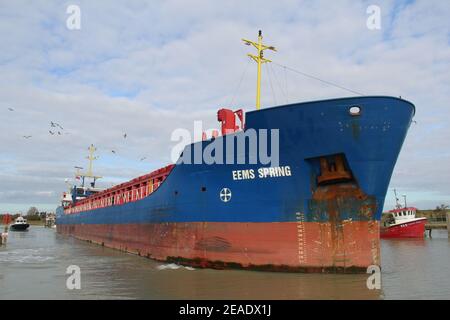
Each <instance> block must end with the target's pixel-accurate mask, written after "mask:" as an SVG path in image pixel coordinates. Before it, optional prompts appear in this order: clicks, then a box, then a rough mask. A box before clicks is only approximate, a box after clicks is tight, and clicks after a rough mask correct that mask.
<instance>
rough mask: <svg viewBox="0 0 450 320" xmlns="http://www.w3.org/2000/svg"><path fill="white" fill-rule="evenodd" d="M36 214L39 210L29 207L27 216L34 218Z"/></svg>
mask: <svg viewBox="0 0 450 320" xmlns="http://www.w3.org/2000/svg"><path fill="white" fill-rule="evenodd" d="M37 214H39V210H38V208H36V207H30V209H28V211H27V216H35V215H37Z"/></svg>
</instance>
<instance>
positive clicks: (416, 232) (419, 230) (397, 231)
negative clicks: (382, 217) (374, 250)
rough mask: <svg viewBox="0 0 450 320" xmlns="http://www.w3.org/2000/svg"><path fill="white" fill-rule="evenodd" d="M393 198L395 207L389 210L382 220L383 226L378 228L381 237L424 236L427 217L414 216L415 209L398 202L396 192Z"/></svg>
mask: <svg viewBox="0 0 450 320" xmlns="http://www.w3.org/2000/svg"><path fill="white" fill-rule="evenodd" d="M394 192H395V199H396V201H397V205H396V208H395V209H394V210H391V211H389V217H388V219H387V221H385V222H384V226H381V228H380V237H381V238H385V239H386V238H423V237H424V236H425V224H426V222H427V218H416V212H417V209H416V208H414V207H407V206H406V196H404V197H405V206H404V207H403V208H402V206H401V205H400V204H399V203H398V198H397V192H396V191H395V190H394Z"/></svg>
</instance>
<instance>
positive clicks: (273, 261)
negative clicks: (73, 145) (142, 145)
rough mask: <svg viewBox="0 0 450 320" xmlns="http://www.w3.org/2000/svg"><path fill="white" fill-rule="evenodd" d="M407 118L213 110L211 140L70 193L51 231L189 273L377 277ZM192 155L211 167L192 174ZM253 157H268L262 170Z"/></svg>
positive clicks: (403, 113) (309, 107) (288, 109)
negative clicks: (108, 183) (370, 273)
mask: <svg viewBox="0 0 450 320" xmlns="http://www.w3.org/2000/svg"><path fill="white" fill-rule="evenodd" d="M247 41H248V40H247ZM252 44H254V43H252ZM255 44H257V45H259V44H261V35H260V38H259V43H255ZM266 48H272V47H266ZM262 49H264V46H263V45H262V44H261V46H259V50H262ZM259 53H261V52H259ZM258 57H260V58H261V59H263V58H262V55H258V56H256V58H254V59H255V61H257V60H258ZM257 62H258V61H257ZM262 62H264V61H263V60H259V64H260V63H262ZM257 105H258V104H257ZM414 113H415V107H414V105H413V104H411V103H410V102H408V101H405V100H402V99H398V98H393V97H384V96H370V97H354V98H341V99H332V100H323V101H314V102H306V103H296V104H290V105H285V106H278V107H272V108H266V109H263V110H257V111H251V112H247V113H246V114H245V117H244V113H243V112H242V111H241V110H238V111H236V112H233V111H231V110H227V109H221V110H219V113H218V120H219V121H220V122H221V126H222V127H221V135H219V134H218V133H217V132H216V133H215V134H213V136H212V137H210V138H209V139H207V138H206V139H204V140H203V141H199V142H196V143H193V144H189V145H187V146H186V147H185V148H184V151H183V153H182V154H181V156H180V159H179V161H178V162H177V163H176V164H174V165H169V166H167V167H165V168H162V169H159V170H157V171H154V172H152V173H150V174H148V175H145V176H142V177H138V178H136V179H133V180H131V181H129V182H127V183H124V184H121V185H117V186H115V187H113V188H110V189H106V190H102V191H100V190H97V189H95V188H88V187H76V186H75V187H73V189H72V191H71V193H67V194H65V195H64V197H63V206H61V207H59V208H58V209H57V222H56V224H57V230H58V232H59V233H62V234H66V235H71V236H74V237H76V238H79V239H83V240H88V241H92V242H95V243H98V244H101V245H104V246H107V247H112V248H116V249H120V250H124V251H128V252H132V253H136V254H139V255H141V256H146V257H149V258H152V259H156V260H159V261H168V262H175V263H179V264H183V265H191V266H194V267H211V268H221V269H222V268H239V269H251V270H269V271H292V272H366V270H367V267H368V266H371V265H380V242H379V241H380V240H379V238H380V231H379V230H380V218H381V213H382V209H383V205H384V200H385V196H386V192H387V188H388V185H389V181H390V178H391V175H392V172H393V170H394V166H395V163H396V161H397V157H398V155H399V152H400V150H401V147H402V144H403V142H404V139H405V137H406V134H407V131H408V128H409V126H410V124H411V121H412V118H413V116H414ZM238 123H239V124H238ZM253 132H257V133H261V132H263V133H264V132H276V135H271V134H270V133H269V134H268V135H267V137H266V138H267V141H268V144H269V148H268V149H267V148H266V147H265V146H264V145H263V144H261V143H257V144H256V147H253V146H252V144H251V143H250V142H249V141H250V140H251V139H252V137H253ZM274 140H276V141H275V142H277V143H275V144H274V143H273V142H274ZM230 141H231V142H232V143H228V142H230ZM239 141H241V142H242V141H246V142H245V143H244V147H243V148H242V149H241V150H239V148H235V146H236V145H237V144H239ZM263 149H264V150H263ZM211 150H213V151H211ZM217 150H221V152H218V151H217ZM196 151H197V153H198V151H200V153H201V154H205V153H206V154H210V155H213V156H214V160H215V161H214V162H213V163H211V162H208V161H205V160H204V159H202V161H201V162H200V163H198V161H195V160H196V159H195V157H196V156H195V155H196ZM255 153H256V154H258V155H261V154H263V155H268V154H271V153H272V155H273V154H274V153H277V154H278V155H279V156H278V159H277V161H276V163H275V165H274V163H269V164H268V163H267V161H266V160H267V159H266V158H267V157H260V156H256V157H254V156H253V155H254V154H255ZM91 158H92V157H91ZM84 176H85V177H91V178H92V177H93V178H94V182H95V179H96V178H98V177H94V176H93V175H92V173H91V172H89V174H86V175H84ZM83 179H84V178H83ZM93 186H94V185H93Z"/></svg>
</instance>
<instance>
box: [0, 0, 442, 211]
mask: <svg viewBox="0 0 450 320" xmlns="http://www.w3.org/2000/svg"><path fill="white" fill-rule="evenodd" d="M70 5H76V6H78V7H79V8H80V13H81V15H80V29H75V30H74V29H71V28H68V25H67V20H68V19H70V18H71V17H72V16H71V14H72V12H69V13H67V8H68V7H69V6H70ZM371 5H375V6H378V7H379V8H380V14H381V20H380V29H373V28H368V26H367V20H368V18H370V13H369V14H368V13H367V8H368V7H369V6H371ZM449 16H450V2H449V1H446V0H417V1H410V0H409V1H377V0H371V1H355V0H337V1H329V0H315V1H307V0H304V1H301V0H297V1H293V0H281V1H261V0H260V1H234V0H231V1H220V3H219V2H218V1H200V0H194V1H185V0H180V1H135V0H129V1H106V0H90V1H52V0H41V1H39V0H37V1H21V0H14V1H13V0H0V42H1V45H0V120H1V124H0V213H3V212H11V213H15V212H20V211H22V212H26V210H27V209H28V208H29V207H30V206H36V207H37V208H38V209H40V210H41V211H46V210H50V211H53V210H54V209H55V207H56V206H57V205H58V203H59V198H60V194H61V192H62V191H65V189H66V185H65V179H66V178H73V176H74V166H82V167H86V161H87V160H86V159H85V157H86V155H87V148H88V146H89V145H90V144H91V143H92V144H94V145H95V146H96V147H97V149H98V150H97V155H98V157H99V158H98V160H97V161H96V162H95V164H94V170H95V173H97V174H99V175H102V176H103V177H104V178H103V179H102V182H101V184H100V185H101V186H104V187H108V186H111V185H113V184H115V183H118V182H123V181H126V180H128V179H131V178H134V177H136V176H138V175H141V174H145V173H147V172H150V171H152V170H154V169H156V168H158V167H160V166H163V165H166V164H168V163H170V161H171V159H170V155H171V148H172V147H173V146H174V144H175V143H174V142H172V141H171V140H170V138H171V132H173V130H175V129H177V128H186V129H189V130H192V129H193V122H194V121H195V120H203V121H204V126H205V127H210V128H213V127H217V124H216V112H217V110H218V109H219V108H222V107H227V108H231V109H238V108H244V110H246V111H249V110H253V109H254V107H253V106H254V99H255V98H254V96H255V82H256V81H255V80H256V67H255V65H254V64H253V63H252V62H249V58H248V57H247V56H246V54H247V53H254V52H252V50H251V48H250V47H247V46H244V45H243V44H242V42H241V38H247V39H252V40H256V37H257V32H258V30H262V31H263V36H264V41H265V42H266V43H267V44H270V45H274V46H275V47H276V48H277V49H278V52H276V53H272V52H267V53H266V57H268V58H270V59H271V60H273V61H274V62H275V63H274V64H271V65H265V66H264V67H263V81H262V105H263V107H264V106H272V105H280V104H285V103H294V102H299V101H310V100H318V99H325V98H336V97H342V96H352V95H354V94H353V93H351V92H347V91H345V90H342V89H340V88H338V87H334V86H330V85H327V84H325V83H322V82H320V81H315V80H313V79H310V78H307V77H303V76H301V75H299V74H296V73H293V72H289V71H286V70H285V69H284V68H282V67H280V66H279V65H280V64H281V65H286V66H288V67H291V68H293V69H296V70H300V71H302V72H305V73H307V74H311V75H314V76H316V77H319V78H321V79H324V80H327V81H330V82H333V83H336V84H339V85H340V86H344V87H346V88H351V89H352V90H354V91H357V92H362V93H364V94H366V95H392V96H402V98H404V99H407V100H409V101H411V102H413V103H414V104H415V105H416V108H417V112H416V116H415V119H414V120H415V121H416V123H414V124H413V125H412V127H411V129H410V131H409V133H408V136H407V138H406V141H405V144H404V146H403V149H402V151H401V154H400V156H399V160H398V162H397V165H396V168H395V171H394V174H393V177H392V180H391V185H390V187H389V191H388V194H387V198H386V204H385V208H386V209H389V208H391V207H393V205H394V196H393V192H392V190H393V188H396V189H397V190H398V192H399V194H400V195H403V194H406V195H407V200H408V204H409V205H414V206H416V207H418V208H420V209H427V208H435V207H436V206H437V205H440V204H450V183H449V181H450V170H449V168H450V149H449V148H448V146H449V139H450V128H449V126H448V120H449V116H450V105H449V104H450V19H448V17H449ZM70 21H72V20H70ZM239 83H241V85H240V86H239V85H238V84H239ZM9 108H11V109H12V110H13V111H10V109H9ZM50 122H56V123H58V124H60V125H61V127H62V129H61V128H55V127H52V126H51V123H50ZM49 130H50V131H52V132H53V133H55V134H53V135H52V134H50V133H49ZM58 130H59V131H60V133H61V134H60V135H59V134H58V133H57V131H58ZM125 133H126V134H127V137H126V138H124V137H123V135H124V134H125ZM23 136H31V137H30V138H24V137H23ZM112 150H114V151H115V152H116V153H115V154H114V153H112ZM144 157H146V159H144V160H142V161H141V159H142V158H144Z"/></svg>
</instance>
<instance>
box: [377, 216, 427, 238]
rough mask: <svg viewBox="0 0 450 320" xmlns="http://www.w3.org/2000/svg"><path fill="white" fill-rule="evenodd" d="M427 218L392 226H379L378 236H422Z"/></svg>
mask: <svg viewBox="0 0 450 320" xmlns="http://www.w3.org/2000/svg"><path fill="white" fill-rule="evenodd" d="M426 222H427V220H425V219H424V220H419V221H413V222H406V223H402V224H399V225H395V226H392V227H387V228H381V231H380V237H381V238H383V239H389V238H423V237H424V235H425V224H426Z"/></svg>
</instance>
